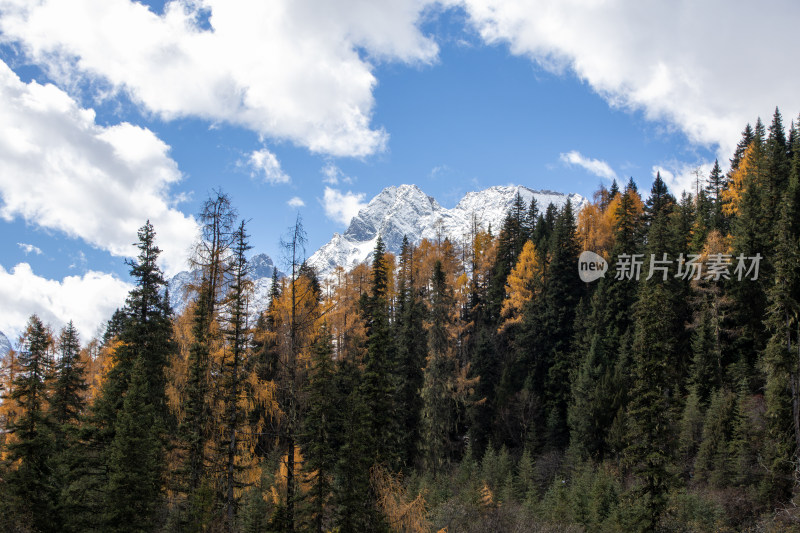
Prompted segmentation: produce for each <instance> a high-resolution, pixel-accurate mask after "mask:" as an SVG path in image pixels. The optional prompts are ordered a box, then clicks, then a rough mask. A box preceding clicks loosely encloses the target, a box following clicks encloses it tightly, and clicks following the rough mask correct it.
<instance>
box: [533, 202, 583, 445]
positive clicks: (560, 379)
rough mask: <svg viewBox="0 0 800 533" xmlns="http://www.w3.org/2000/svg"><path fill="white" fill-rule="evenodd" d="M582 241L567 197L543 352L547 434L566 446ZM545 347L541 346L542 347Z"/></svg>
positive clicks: (555, 245) (554, 252) (550, 280)
mask: <svg viewBox="0 0 800 533" xmlns="http://www.w3.org/2000/svg"><path fill="white" fill-rule="evenodd" d="M579 253H580V250H579V249H578V242H577V239H576V232H575V217H574V215H573V212H572V203H571V202H570V200H567V203H566V204H565V205H564V208H563V209H562V211H561V213H559V216H558V219H557V221H556V226H555V228H554V230H553V236H552V242H551V245H550V257H551V260H550V264H549V265H548V267H547V268H548V271H547V272H548V274H547V279H546V281H545V289H544V293H543V296H544V303H545V306H546V307H545V313H544V317H543V324H542V330H543V332H547V333H546V335H542V337H543V338H545V337H546V339H547V344H546V347H545V348H544V350H543V355H544V357H545V358H546V360H547V363H546V366H547V376H546V385H545V408H546V409H547V416H548V421H547V426H548V427H547V433H548V439H549V442H550V444H551V445H553V446H556V447H564V446H566V444H567V442H568V440H569V438H568V436H569V432H568V429H567V405H568V403H569V379H570V374H571V373H572V372H573V366H574V363H573V362H572V361H571V358H570V357H569V354H570V353H571V351H572V350H571V343H572V340H573V336H574V329H573V326H574V321H575V311H576V308H577V307H578V302H579V301H580V298H581V289H582V286H581V285H582V284H581V281H580V278H579V277H578V276H577V275H576V272H577V271H578V254H579ZM540 349H541V347H540Z"/></svg>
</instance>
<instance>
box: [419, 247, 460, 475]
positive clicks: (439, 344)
mask: <svg viewBox="0 0 800 533" xmlns="http://www.w3.org/2000/svg"><path fill="white" fill-rule="evenodd" d="M431 287H432V290H431V314H430V327H429V328H428V347H429V348H428V362H427V365H426V366H425V377H424V384H423V387H422V393H421V394H422V401H423V408H422V426H423V429H422V440H423V450H424V459H425V461H424V465H425V469H426V470H427V471H429V472H431V473H432V474H433V475H434V476H435V475H436V474H437V473H438V472H441V470H442V467H443V466H444V465H446V464H447V463H448V462H449V461H450V460H451V459H452V458H453V455H454V450H453V442H452V440H451V439H452V434H453V430H454V427H455V412H454V411H455V409H454V408H455V405H454V403H455V402H454V401H453V400H454V398H453V396H452V394H453V392H454V389H455V387H454V386H453V381H454V378H455V374H456V368H455V358H454V356H453V353H452V345H453V341H452V338H451V336H450V331H449V329H450V328H449V326H450V317H449V314H450V309H451V307H452V304H453V302H452V299H453V296H452V290H451V289H450V287H448V286H447V281H446V279H445V274H444V271H443V270H442V263H441V262H440V261H436V263H435V264H434V267H433V276H432V278H431Z"/></svg>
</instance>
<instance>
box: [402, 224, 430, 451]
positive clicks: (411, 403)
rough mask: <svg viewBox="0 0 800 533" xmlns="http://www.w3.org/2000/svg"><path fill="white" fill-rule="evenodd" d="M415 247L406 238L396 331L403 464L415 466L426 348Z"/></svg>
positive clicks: (404, 238)
mask: <svg viewBox="0 0 800 533" xmlns="http://www.w3.org/2000/svg"><path fill="white" fill-rule="evenodd" d="M414 253H415V248H414V246H413V245H411V244H410V243H409V242H408V238H406V237H403V245H402V247H401V250H400V271H399V275H398V289H397V292H398V309H397V321H396V323H395V331H396V338H397V340H398V342H397V361H398V369H397V376H398V378H399V386H398V391H397V394H398V398H397V404H398V410H399V412H400V413H401V416H402V417H403V427H402V432H401V438H402V442H403V444H402V463H403V464H404V465H405V466H406V467H411V466H413V465H414V463H415V461H416V458H417V455H418V453H417V452H418V446H419V439H420V412H421V410H422V399H421V397H420V390H421V389H422V382H423V372H422V369H423V368H424V366H425V356H426V352H427V346H426V343H425V336H424V335H421V334H420V332H421V331H422V330H423V325H422V321H423V317H424V303H423V302H422V299H421V297H420V294H419V290H418V289H417V280H415V279H414Z"/></svg>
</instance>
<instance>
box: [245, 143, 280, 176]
mask: <svg viewBox="0 0 800 533" xmlns="http://www.w3.org/2000/svg"><path fill="white" fill-rule="evenodd" d="M247 164H248V165H250V167H251V168H252V169H253V170H254V171H255V172H256V173H257V174H263V178H264V181H266V182H267V183H272V184H275V183H289V175H288V174H286V173H285V172H284V171H283V170H281V163H280V161H278V158H277V157H275V154H273V153H272V152H270V151H269V150H267V149H266V148H262V149H261V150H256V151H254V152H252V153H251V154H250V157H249V158H248V160H247Z"/></svg>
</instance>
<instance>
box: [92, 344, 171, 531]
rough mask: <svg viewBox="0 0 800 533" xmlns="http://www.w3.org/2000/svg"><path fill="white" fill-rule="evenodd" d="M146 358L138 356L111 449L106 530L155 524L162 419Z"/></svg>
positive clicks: (161, 460)
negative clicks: (151, 385)
mask: <svg viewBox="0 0 800 533" xmlns="http://www.w3.org/2000/svg"><path fill="white" fill-rule="evenodd" d="M145 368H146V362H145V359H144V358H142V357H140V358H137V359H136V361H135V362H134V366H133V369H132V373H131V378H130V384H129V387H128V390H127V391H126V393H125V399H124V401H123V404H122V409H121V410H120V412H119V415H118V416H117V420H116V424H115V427H114V430H115V431H114V439H113V440H112V441H111V445H110V447H109V451H108V459H107V464H108V487H107V489H106V500H107V504H106V507H105V516H104V522H105V526H104V530H105V531H115V532H117V531H118V532H131V533H140V532H145V531H152V530H153V529H154V528H156V527H157V523H158V520H157V515H158V512H159V508H160V505H161V502H162V498H163V495H162V490H161V486H162V480H161V475H162V472H163V469H164V456H163V445H162V442H161V432H162V431H163V426H162V425H161V424H162V421H161V419H160V417H159V416H158V409H157V405H154V404H153V403H151V402H150V401H149V397H150V395H151V391H150V390H149V389H150V387H149V383H148V381H149V379H148V376H147V375H146V370H145Z"/></svg>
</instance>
